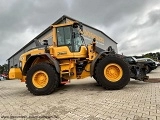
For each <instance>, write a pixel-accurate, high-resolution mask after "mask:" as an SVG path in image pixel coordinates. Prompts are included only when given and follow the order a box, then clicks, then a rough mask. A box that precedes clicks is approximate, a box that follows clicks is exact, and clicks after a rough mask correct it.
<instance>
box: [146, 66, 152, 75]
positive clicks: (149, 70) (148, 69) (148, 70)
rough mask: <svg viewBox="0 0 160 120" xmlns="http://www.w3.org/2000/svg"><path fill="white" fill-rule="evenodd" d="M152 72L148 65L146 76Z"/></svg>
mask: <svg viewBox="0 0 160 120" xmlns="http://www.w3.org/2000/svg"><path fill="white" fill-rule="evenodd" d="M151 71H152V70H151V68H150V67H149V66H148V65H147V66H146V74H148V73H150V72H151Z"/></svg>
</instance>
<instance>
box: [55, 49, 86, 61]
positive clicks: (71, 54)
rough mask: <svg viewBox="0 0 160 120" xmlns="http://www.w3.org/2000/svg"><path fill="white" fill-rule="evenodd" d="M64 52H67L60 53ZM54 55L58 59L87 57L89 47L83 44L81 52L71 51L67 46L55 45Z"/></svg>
mask: <svg viewBox="0 0 160 120" xmlns="http://www.w3.org/2000/svg"><path fill="white" fill-rule="evenodd" d="M62 52H63V53H65V54H60V53H62ZM53 56H54V57H56V58H57V59H67V58H86V57H87V49H86V47H85V46H82V47H81V50H80V52H71V51H70V50H69V48H68V47H67V46H61V47H54V48H53Z"/></svg>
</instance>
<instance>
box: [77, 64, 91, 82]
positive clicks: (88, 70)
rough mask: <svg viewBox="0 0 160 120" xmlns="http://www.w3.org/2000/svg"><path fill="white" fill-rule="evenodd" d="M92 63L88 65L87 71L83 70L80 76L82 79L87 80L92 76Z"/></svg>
mask: <svg viewBox="0 0 160 120" xmlns="http://www.w3.org/2000/svg"><path fill="white" fill-rule="evenodd" d="M90 66H91V65H90V63H89V64H87V65H86V67H85V69H84V70H83V72H82V74H81V75H80V76H79V78H80V79H83V78H86V77H89V76H90Z"/></svg>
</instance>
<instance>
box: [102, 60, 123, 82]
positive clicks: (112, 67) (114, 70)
mask: <svg viewBox="0 0 160 120" xmlns="http://www.w3.org/2000/svg"><path fill="white" fill-rule="evenodd" d="M104 75H105V77H106V79H107V80H109V81H111V82H117V81H119V80H120V79H121V78H122V75H123V70H122V68H121V67H120V66H119V65H118V64H114V63H112V64H108V65H107V66H106V67H105V68H104Z"/></svg>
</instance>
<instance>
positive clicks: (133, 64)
mask: <svg viewBox="0 0 160 120" xmlns="http://www.w3.org/2000/svg"><path fill="white" fill-rule="evenodd" d="M124 60H125V61H126V62H127V63H128V64H129V68H130V77H131V78H133V79H137V80H141V81H145V80H148V78H149V77H148V76H146V64H145V63H143V62H137V59H136V58H135V57H132V56H124Z"/></svg>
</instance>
